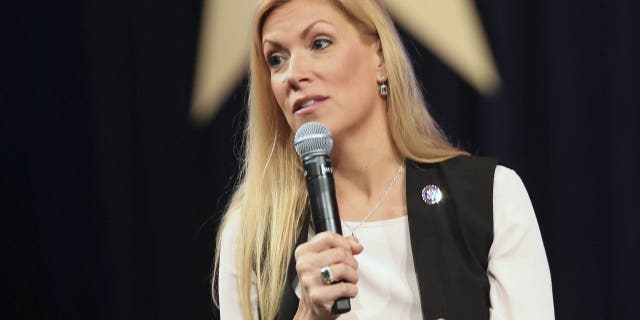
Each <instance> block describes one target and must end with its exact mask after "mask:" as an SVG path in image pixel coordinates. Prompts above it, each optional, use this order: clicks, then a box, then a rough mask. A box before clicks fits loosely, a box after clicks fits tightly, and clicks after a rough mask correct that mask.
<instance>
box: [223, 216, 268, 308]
mask: <svg viewBox="0 0 640 320" xmlns="http://www.w3.org/2000/svg"><path fill="white" fill-rule="evenodd" d="M239 231H240V215H239V214H232V215H231V216H230V217H229V221H227V223H226V225H225V228H224V230H222V239H221V241H220V246H221V248H220V265H219V268H218V275H219V278H218V302H219V303H220V319H221V320H233V319H242V312H241V311H240V296H239V293H238V271H237V269H236V255H237V248H238V241H239V239H238V234H239ZM251 305H252V307H253V318H254V319H258V294H257V289H256V276H255V274H252V275H251Z"/></svg>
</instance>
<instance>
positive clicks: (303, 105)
mask: <svg viewBox="0 0 640 320" xmlns="http://www.w3.org/2000/svg"><path fill="white" fill-rule="evenodd" d="M314 103H316V100H315V99H311V100H307V101H305V102H304V103H303V104H301V105H300V108H306V107H308V106H310V105H312V104H314Z"/></svg>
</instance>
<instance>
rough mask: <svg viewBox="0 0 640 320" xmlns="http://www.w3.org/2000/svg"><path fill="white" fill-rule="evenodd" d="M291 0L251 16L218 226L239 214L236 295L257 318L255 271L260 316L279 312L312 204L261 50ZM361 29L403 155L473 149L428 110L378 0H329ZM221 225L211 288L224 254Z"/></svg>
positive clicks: (277, 0)
mask: <svg viewBox="0 0 640 320" xmlns="http://www.w3.org/2000/svg"><path fill="white" fill-rule="evenodd" d="M289 1H290V0H264V1H260V3H259V4H258V7H257V10H256V13H255V15H254V20H253V28H252V41H253V45H252V48H251V61H250V86H249V108H248V117H247V123H246V126H245V132H244V135H245V140H244V155H243V156H244V158H243V159H241V161H242V163H243V167H242V170H241V174H240V179H239V182H238V184H237V187H236V190H235V192H234V194H233V197H232V200H231V201H230V203H229V205H228V208H227V212H226V213H225V216H224V218H223V222H222V224H221V226H220V229H219V230H222V229H223V228H224V226H225V222H226V221H227V220H228V217H229V216H230V215H231V214H239V215H240V216H241V217H240V221H241V224H240V230H239V234H238V235H237V237H238V239H239V241H238V243H239V245H238V249H237V252H236V255H237V274H238V288H239V292H238V296H239V298H240V302H241V308H242V316H243V318H245V319H248V318H251V314H252V311H251V310H252V306H251V305H250V290H251V278H252V274H255V276H256V278H255V279H256V284H257V294H258V310H259V313H260V317H261V318H262V319H273V318H275V316H276V315H277V312H278V308H279V306H280V299H281V295H282V292H283V290H284V288H285V285H286V284H285V281H286V274H287V268H288V265H289V262H290V259H291V255H292V252H293V249H294V248H293V246H294V245H295V240H296V237H297V234H298V232H299V230H300V228H301V224H302V220H303V213H304V212H305V209H306V206H307V192H306V189H305V184H304V180H303V175H302V168H301V164H300V160H299V159H298V156H297V155H296V153H295V150H294V148H293V135H294V132H293V131H292V130H291V128H290V127H289V125H288V123H287V121H286V119H285V117H284V115H283V114H282V112H281V111H280V108H279V107H278V104H277V102H276V99H275V97H274V95H273V92H272V91H271V86H270V71H269V67H268V65H267V64H266V62H265V60H264V58H263V54H262V52H263V48H262V39H261V37H262V25H263V23H264V21H265V19H266V17H267V16H268V15H269V14H270V13H271V12H272V11H273V10H274V9H275V8H277V7H278V6H281V5H283V4H285V3H287V2H289ZM328 1H329V2H330V3H331V4H333V5H334V6H335V7H336V8H338V9H339V10H340V11H341V12H342V13H344V14H345V16H346V17H347V18H348V19H349V20H350V21H351V22H352V23H353V24H354V26H355V27H356V28H357V29H358V30H359V31H360V32H363V33H366V34H373V35H377V36H378V38H379V39H380V44H381V47H382V52H383V57H384V61H385V67H386V71H387V78H388V83H389V87H390V92H389V96H388V97H387V104H388V111H387V112H388V121H389V127H390V131H391V138H392V141H393V143H394V144H395V147H396V148H397V150H398V151H399V152H400V154H401V155H403V156H404V157H405V158H407V159H410V160H414V161H418V162H437V161H442V160H444V159H447V158H451V157H453V156H456V155H461V154H467V153H466V152H464V151H461V150H459V149H456V148H455V147H453V146H452V145H451V144H449V142H447V139H446V137H445V136H444V135H443V133H442V132H441V130H440V129H439V128H438V126H437V124H436V123H435V122H434V120H433V119H432V117H431V116H430V115H429V113H428V112H427V108H426V104H425V102H424V99H423V97H422V92H421V91H420V89H419V86H418V83H417V80H416V77H415V75H414V71H413V67H412V65H411V63H410V61H409V59H408V56H407V54H406V52H405V49H404V47H403V45H402V42H401V40H400V37H399V35H398V33H397V31H396V30H395V28H394V26H393V22H392V20H391V19H390V17H389V16H388V14H387V13H386V11H385V9H384V7H383V5H382V4H381V3H380V1H379V0H328ZM221 234H222V232H221V231H219V232H218V240H217V245H216V256H215V264H214V273H213V282H214V283H213V285H212V293H213V297H214V302H215V303H216V305H217V300H216V289H215V281H216V280H215V279H216V275H217V270H218V266H219V261H220V249H221V243H220V240H221Z"/></svg>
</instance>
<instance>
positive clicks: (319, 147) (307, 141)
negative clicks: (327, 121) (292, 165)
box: [293, 122, 333, 159]
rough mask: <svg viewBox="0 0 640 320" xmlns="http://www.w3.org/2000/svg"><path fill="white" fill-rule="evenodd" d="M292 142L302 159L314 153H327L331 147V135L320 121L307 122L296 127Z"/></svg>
mask: <svg viewBox="0 0 640 320" xmlns="http://www.w3.org/2000/svg"><path fill="white" fill-rule="evenodd" d="M293 143H294V146H295V148H296V152H297V153H298V155H299V156H300V157H301V158H303V159H304V158H306V157H308V156H311V155H316V154H324V155H329V153H331V149H333V136H331V131H329V128H327V127H325V126H324V125H323V124H322V123H319V122H307V123H305V124H303V125H302V126H300V128H298V131H296V135H295V137H294V139H293Z"/></svg>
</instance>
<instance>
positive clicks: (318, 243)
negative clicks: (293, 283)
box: [294, 231, 364, 259]
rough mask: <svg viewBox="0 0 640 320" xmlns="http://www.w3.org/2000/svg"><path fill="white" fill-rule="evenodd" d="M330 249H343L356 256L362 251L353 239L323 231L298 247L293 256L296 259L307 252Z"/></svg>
mask: <svg viewBox="0 0 640 320" xmlns="http://www.w3.org/2000/svg"><path fill="white" fill-rule="evenodd" d="M331 248H343V249H345V250H348V251H350V252H351V253H352V254H358V253H360V252H362V250H363V249H364V248H363V247H362V245H361V244H360V242H358V240H357V239H356V238H354V237H346V238H345V237H343V236H342V235H339V234H337V233H335V232H330V231H325V232H321V233H319V234H317V235H315V236H314V237H313V238H311V240H310V241H308V242H306V243H304V244H302V245H300V246H298V248H296V250H295V253H294V256H295V257H296V259H297V258H298V257H299V256H300V255H302V254H304V253H307V252H316V253H318V252H322V251H324V250H327V249H331Z"/></svg>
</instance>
